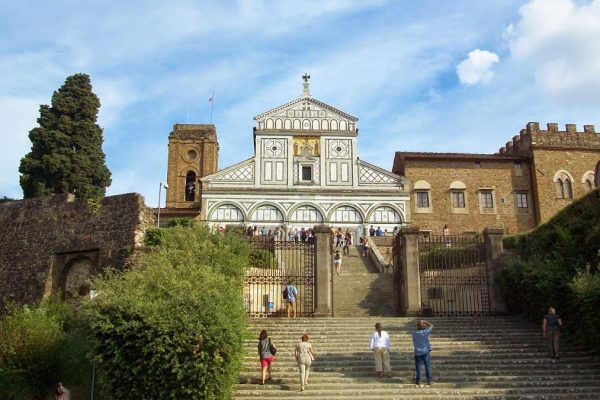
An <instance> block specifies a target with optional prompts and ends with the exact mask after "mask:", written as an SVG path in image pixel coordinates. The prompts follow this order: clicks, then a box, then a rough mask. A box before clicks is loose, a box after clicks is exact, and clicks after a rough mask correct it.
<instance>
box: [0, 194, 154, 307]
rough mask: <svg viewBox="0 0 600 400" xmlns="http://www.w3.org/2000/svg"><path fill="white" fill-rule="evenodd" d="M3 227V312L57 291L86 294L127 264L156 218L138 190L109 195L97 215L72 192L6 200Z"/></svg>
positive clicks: (1, 207)
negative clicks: (8, 304)
mask: <svg viewBox="0 0 600 400" xmlns="http://www.w3.org/2000/svg"><path fill="white" fill-rule="evenodd" d="M0 226H1V227H2V229H0V310H1V309H2V308H3V307H2V306H3V304H4V302H5V301H14V302H17V303H35V302H37V301H39V300H40V299H41V298H42V297H44V296H45V295H49V294H52V293H57V292H58V291H61V292H63V293H66V294H67V295H68V296H78V295H84V294H86V293H87V292H88V291H89V289H90V287H89V283H90V282H89V281H90V278H91V277H92V276H93V275H96V274H98V273H99V272H100V271H102V270H103V269H104V268H106V267H109V266H111V267H115V268H123V267H125V266H126V264H127V263H128V261H129V257H130V255H131V254H132V252H133V250H135V249H136V248H139V247H141V246H142V245H143V239H144V234H145V231H146V228H147V227H150V226H153V216H152V213H151V211H150V209H148V208H147V207H146V206H145V205H144V198H143V197H142V196H141V195H139V194H137V193H129V194H123V195H118V196H110V197H106V198H104V200H103V202H102V207H101V208H100V209H99V210H98V211H97V212H96V213H93V212H91V211H90V210H89V209H88V207H87V205H86V203H85V202H81V201H77V200H75V199H74V197H73V195H70V194H69V195H54V196H47V197H40V198H35V199H27V200H17V201H10V202H5V203H2V204H0Z"/></svg>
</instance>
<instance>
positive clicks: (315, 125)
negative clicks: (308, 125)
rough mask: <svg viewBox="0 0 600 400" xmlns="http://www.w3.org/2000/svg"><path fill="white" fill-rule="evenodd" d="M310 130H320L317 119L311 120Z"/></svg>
mask: <svg viewBox="0 0 600 400" xmlns="http://www.w3.org/2000/svg"><path fill="white" fill-rule="evenodd" d="M312 128H313V130H315V131H318V130H319V128H320V124H319V120H318V119H313V122H312Z"/></svg>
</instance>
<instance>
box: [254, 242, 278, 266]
mask: <svg viewBox="0 0 600 400" xmlns="http://www.w3.org/2000/svg"><path fill="white" fill-rule="evenodd" d="M249 265H250V266H251V267H254V268H277V260H276V259H275V257H274V256H273V252H272V251H271V250H266V249H259V248H256V247H253V248H252V249H251V250H250V256H249Z"/></svg>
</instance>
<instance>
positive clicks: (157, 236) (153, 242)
mask: <svg viewBox="0 0 600 400" xmlns="http://www.w3.org/2000/svg"><path fill="white" fill-rule="evenodd" d="M164 237H165V230H164V229H163V228H150V229H148V230H147V231H146V236H145V237H144V244H145V245H146V246H150V247H154V246H158V245H160V244H161V243H162V241H163V238H164Z"/></svg>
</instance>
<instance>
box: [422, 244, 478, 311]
mask: <svg viewBox="0 0 600 400" xmlns="http://www.w3.org/2000/svg"><path fill="white" fill-rule="evenodd" d="M485 261H486V260H485V247H484V242H483V239H482V237H481V236H479V235H460V236H450V235H442V236H436V235H429V236H422V237H420V238H419V268H420V280H421V301H422V306H423V314H424V315H434V316H487V315H489V314H490V301H489V292H488V281H487V269H486V263H485Z"/></svg>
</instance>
